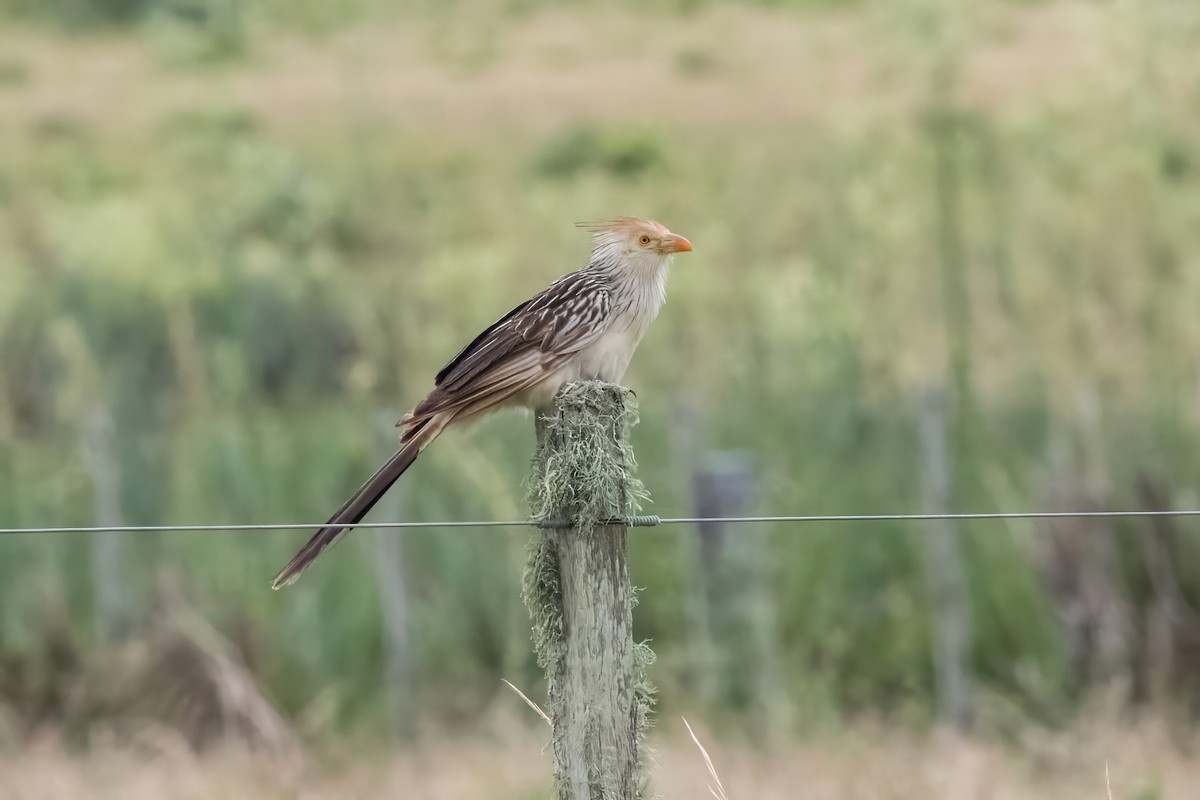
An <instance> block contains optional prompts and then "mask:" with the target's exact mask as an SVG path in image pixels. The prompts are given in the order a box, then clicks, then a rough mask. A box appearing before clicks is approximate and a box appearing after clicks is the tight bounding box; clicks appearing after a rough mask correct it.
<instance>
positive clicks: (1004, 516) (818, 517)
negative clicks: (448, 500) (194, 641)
mask: <svg viewBox="0 0 1200 800" xmlns="http://www.w3.org/2000/svg"><path fill="white" fill-rule="evenodd" d="M1137 517H1200V509H1179V510H1161V511H996V512H980V513H963V514H793V515H783V516H756V517H659V516H655V515H653V514H649V515H640V516H632V517H626V518H625V519H622V520H609V521H610V522H624V523H625V524H627V525H629V526H630V527H633V528H654V527H658V526H660V525H700V524H710V523H735V524H758V523H824V522H828V523H836V522H922V521H932V520H962V521H972V520H1009V519H1129V518H1137ZM563 524H565V523H562V522H558V521H533V520H429V521H409V522H357V523H353V524H347V525H339V526H338V527H341V528H362V529H368V528H377V529H411V528H422V529H430V528H527V527H534V528H546V527H557V526H559V525H563ZM324 525H325V523H323V522H322V523H311V522H263V523H228V524H222V523H216V524H206V525H93V526H58V527H31V528H0V535H33V534H50V533H110V532H126V533H175V532H186V531H210V532H212V531H282V530H303V529H312V528H320V527H322V526H324Z"/></svg>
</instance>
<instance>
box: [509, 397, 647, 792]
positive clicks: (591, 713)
mask: <svg viewBox="0 0 1200 800" xmlns="http://www.w3.org/2000/svg"><path fill="white" fill-rule="evenodd" d="M635 421H636V411H635V410H634V405H633V397H632V395H631V393H630V392H629V391H628V390H627V389H624V388H622V387H620V386H613V385H610V384H605V383H600V382H596V381H589V382H581V383H573V384H569V385H567V386H566V387H564V388H563V390H562V391H560V392H559V394H558V396H557V397H556V398H555V402H554V407H553V409H551V410H549V412H548V413H547V412H542V413H539V414H538V418H537V435H538V445H537V453H536V455H535V456H534V465H533V474H532V477H531V481H530V505H531V509H532V516H533V519H534V520H535V521H538V522H539V523H541V525H542V526H543V527H542V529H541V531H540V533H539V534H538V535H537V537H536V538H535V541H534V542H533V544H532V547H531V549H530V560H529V564H528V566H527V567H526V570H525V579H524V595H525V602H526V604H527V605H528V607H529V613H530V617H531V618H532V620H533V640H534V647H535V650H536V651H537V656H538V664H539V665H540V666H541V667H542V668H543V669H545V671H546V681H547V708H546V711H547V714H548V715H549V717H550V719H551V724H552V726H553V736H552V738H553V748H554V784H555V794H554V797H555V798H556V800H594V798H605V800H636V799H637V798H641V797H642V796H643V785H644V775H645V758H644V753H643V752H642V749H643V748H642V737H643V735H644V732H645V728H646V721H647V716H648V714H649V711H650V706H651V703H652V690H651V689H650V688H649V686H648V684H647V683H646V681H645V672H646V669H647V667H648V666H649V664H650V663H651V661H652V660H653V653H652V652H651V651H650V649H649V648H648V647H647V646H646V645H644V644H636V645H635V644H634V641H633V605H634V597H633V588H632V587H631V585H630V583H629V571H628V568H627V563H626V538H627V532H628V528H627V526H626V524H625V522H624V517H625V514H626V513H627V511H628V510H629V507H630V506H631V505H632V504H633V503H635V502H636V500H637V499H638V498H639V497H640V496H644V492H643V490H642V488H641V484H640V482H638V481H637V480H636V479H634V478H633V477H632V476H631V472H632V470H633V467H634V460H633V452H632V450H631V449H630V447H629V440H628V433H629V428H630V427H631V426H632V425H633V424H634V422H635Z"/></svg>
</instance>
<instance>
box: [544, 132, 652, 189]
mask: <svg viewBox="0 0 1200 800" xmlns="http://www.w3.org/2000/svg"><path fill="white" fill-rule="evenodd" d="M665 160H666V156H665V154H664V152H663V150H662V148H661V147H660V146H659V144H658V142H657V141H656V140H655V138H654V137H653V136H652V135H650V134H647V133H645V132H623V133H615V132H609V133H604V132H601V131H598V130H595V129H593V128H576V129H573V130H569V131H566V132H564V133H562V134H560V135H558V136H556V137H554V138H553V139H551V140H550V141H549V142H547V143H546V145H545V147H544V148H543V149H542V152H541V153H540V154H539V155H538V157H537V160H536V161H535V162H534V166H535V169H536V170H537V172H538V173H539V174H541V175H544V176H546V177H549V178H560V179H562V178H571V177H573V176H575V175H577V174H578V173H580V172H584V171H588V170H597V171H599V172H602V173H608V174H610V175H614V176H617V177H622V178H634V177H637V176H639V175H642V174H643V173H645V172H646V171H648V170H651V169H654V168H655V167H659V166H661V165H662V164H663V163H664V162H665Z"/></svg>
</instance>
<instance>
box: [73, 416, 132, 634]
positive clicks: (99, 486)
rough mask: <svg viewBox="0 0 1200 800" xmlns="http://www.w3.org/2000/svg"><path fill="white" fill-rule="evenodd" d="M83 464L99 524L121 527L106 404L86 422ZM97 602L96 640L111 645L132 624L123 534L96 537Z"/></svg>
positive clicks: (118, 484) (106, 533) (115, 463)
mask: <svg viewBox="0 0 1200 800" xmlns="http://www.w3.org/2000/svg"><path fill="white" fill-rule="evenodd" d="M83 435H84V441H83V463H84V467H85V469H86V470H87V473H88V478H89V480H90V481H91V484H92V508H93V510H94V512H93V513H94V518H95V522H96V524H97V525H101V526H106V527H108V526H113V527H115V526H118V525H121V524H123V523H124V520H123V519H122V515H121V475H120V463H119V461H118V460H117V456H116V452H115V444H114V443H115V441H116V439H115V432H114V424H113V419H112V416H111V415H110V414H109V413H108V410H107V409H106V408H105V407H104V406H96V407H94V408H92V409H91V410H90V411H89V412H88V414H87V417H86V418H85V420H84V431H83ZM91 546H92V603H93V612H94V614H95V624H96V634H97V637H98V638H100V639H102V640H106V641H112V640H114V639H117V638H120V637H121V636H123V635H124V634H125V633H126V628H127V627H128V625H129V593H128V587H127V581H128V580H129V576H128V575H126V574H125V570H124V561H125V557H124V538H123V535H122V534H121V532H120V531H100V532H98V533H95V534H93V535H92V538H91Z"/></svg>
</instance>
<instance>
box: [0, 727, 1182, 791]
mask: <svg viewBox="0 0 1200 800" xmlns="http://www.w3.org/2000/svg"><path fill="white" fill-rule="evenodd" d="M541 733H542V730H541V728H540V727H539V728H538V729H536V730H528V729H524V730H523V731H521V732H519V733H513V732H512V731H511V730H509V731H507V732H505V733H495V734H492V735H489V734H480V735H479V736H478V737H477V738H473V739H469V740H446V739H441V740H437V741H428V742H425V743H423V744H420V745H418V746H416V747H414V748H412V749H410V750H407V751H404V752H400V753H397V754H395V755H391V756H387V755H379V756H373V757H372V756H362V755H357V756H354V757H353V758H351V759H349V760H346V761H344V762H342V763H340V764H339V765H337V766H324V767H321V768H317V767H314V766H312V764H311V763H310V765H309V766H308V767H305V768H302V769H288V768H283V767H281V766H280V765H279V764H278V763H277V762H272V761H271V760H269V759H265V758H262V757H259V756H256V755H255V754H254V753H249V752H245V751H244V750H240V749H232V748H231V749H228V750H225V751H221V752H215V753H212V754H209V755H205V756H195V755H193V754H191V753H190V752H189V751H188V750H187V748H186V747H184V746H183V745H182V744H181V742H179V741H177V740H174V739H172V737H170V736H169V735H166V734H163V733H161V732H160V733H158V734H156V735H155V736H153V737H147V740H146V742H145V743H144V744H143V746H142V747H141V748H140V749H139V750H137V751H132V750H128V749H122V750H111V749H103V748H101V749H99V750H96V751H94V752H92V753H90V754H87V755H81V756H80V755H76V756H72V755H67V754H65V753H64V750H63V749H62V748H61V747H60V746H58V745H57V744H56V743H54V742H52V741H46V742H42V743H40V744H35V745H32V746H30V747H29V748H28V749H27V750H25V751H24V752H23V753H21V754H19V755H8V756H5V757H3V758H0V796H3V797H4V798H6V800H75V799H76V798H83V797H86V798H93V799H94V800H117V799H118V798H120V800H143V799H145V800H149V799H150V798H153V799H154V800H199V799H200V798H205V799H207V798H239V800H258V799H259V798H291V797H296V798H305V800H324V799H326V798H328V800H334V798H336V799H337V800H349V799H350V798H360V797H361V798H368V797H371V798H374V797H420V798H423V800H451V798H469V800H519V799H520V800H524V799H525V798H530V797H540V796H544V794H545V791H546V788H547V786H548V784H549V778H548V774H549V769H550V764H549V758H550V756H549V755H548V754H545V753H543V752H542V744H543V741H542V737H541V736H540V734H541ZM699 735H700V737H701V738H702V739H703V740H704V741H705V742H707V743H708V744H707V747H708V749H710V750H712V753H713V758H714V759H715V761H716V762H717V763H719V764H720V765H721V777H722V781H723V783H724V785H725V787H726V788H727V790H728V793H729V796H730V797H734V798H755V800H772V798H780V799H782V798H804V800H833V799H834V798H837V800H855V798H897V799H900V798H921V800H936V799H937V798H947V800H949V799H950V798H953V800H970V799H971V798H987V799H988V800H1035V798H1036V800H1043V799H1044V798H1055V800H1075V798H1078V799H1079V800H1085V799H1086V800H1096V799H1097V798H1104V797H1106V796H1109V795H1110V794H1111V796H1113V797H1118V798H1120V797H1126V798H1129V797H1141V798H1185V797H1191V796H1194V790H1195V786H1196V785H1197V783H1198V782H1200V762H1197V761H1196V760H1194V759H1190V758H1188V756H1187V755H1186V754H1184V753H1181V752H1180V751H1179V750H1178V749H1176V748H1175V747H1173V746H1172V745H1171V744H1170V743H1169V741H1168V740H1167V738H1166V737H1165V736H1164V735H1163V733H1162V731H1161V730H1159V729H1158V728H1155V727H1150V728H1144V729H1140V730H1132V731H1123V732H1119V733H1118V732H1117V731H1116V730H1115V729H1113V728H1106V729H1105V730H1104V731H1099V730H1095V729H1092V730H1087V731H1082V732H1080V733H1079V734H1073V735H1061V734H1060V735H1054V736H1050V737H1047V736H1044V735H1043V736H1038V737H1032V738H1031V739H1030V742H1029V743H1027V745H1026V749H1024V750H1022V751H1020V752H1017V751H1015V750H1013V749H1007V748H1002V747H999V746H995V745H985V744H981V743H978V742H972V741H964V740H961V739H956V738H951V737H946V738H942V737H933V738H929V739H916V738H912V737H910V736H900V735H896V734H887V733H880V732H878V731H873V730H869V729H860V730H858V731H855V732H853V733H846V734H841V735H837V736H835V737H832V738H829V739H825V740H822V741H821V742H815V743H792V744H787V745H779V746H775V747H771V748H766V749H763V748H752V747H749V746H737V745H733V744H730V743H723V744H722V743H718V742H717V740H716V738H715V737H714V735H713V734H712V732H711V731H703V730H702V731H701V732H700V734H699ZM656 747H657V753H658V764H657V769H656V771H655V788H656V790H657V792H658V793H659V795H660V796H661V797H663V798H664V800H671V798H688V799H689V800H692V799H693V798H700V797H706V796H708V788H707V787H708V785H709V784H710V783H711V782H712V778H711V776H710V774H709V773H708V772H707V771H706V770H705V768H704V767H703V765H702V763H701V759H700V758H699V757H698V755H697V752H696V747H695V745H694V743H693V742H692V741H690V740H688V738H687V737H686V734H685V733H684V732H683V731H676V732H675V735H672V736H669V737H667V738H665V739H660V740H659V741H658V742H656ZM1106 762H1107V763H1108V764H1109V766H1110V772H1111V789H1110V788H1109V786H1108V783H1107V776H1106V773H1105V765H1106Z"/></svg>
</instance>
